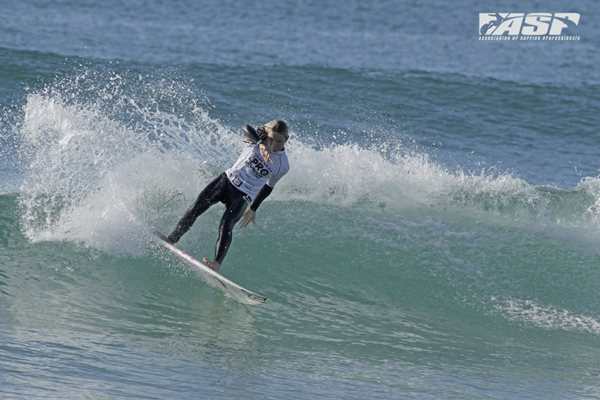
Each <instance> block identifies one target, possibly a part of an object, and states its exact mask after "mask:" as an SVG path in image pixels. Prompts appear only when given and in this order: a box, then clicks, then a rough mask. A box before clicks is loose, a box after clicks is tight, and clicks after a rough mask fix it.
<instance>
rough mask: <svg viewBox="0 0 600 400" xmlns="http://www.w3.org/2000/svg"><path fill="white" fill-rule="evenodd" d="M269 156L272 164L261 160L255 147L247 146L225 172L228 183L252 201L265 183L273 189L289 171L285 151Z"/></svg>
mask: <svg viewBox="0 0 600 400" xmlns="http://www.w3.org/2000/svg"><path fill="white" fill-rule="evenodd" d="M270 154H271V160H273V162H274V164H272V163H270V162H266V161H265V159H264V158H262V156H261V155H260V148H259V147H258V146H257V145H255V144H248V145H247V146H246V147H245V148H244V150H243V151H242V154H240V157H239V158H238V160H237V161H236V162H235V164H233V167H231V168H229V169H228V170H227V171H225V173H226V174H227V177H228V178H229V181H230V182H231V183H233V185H234V186H235V187H236V188H238V189H239V190H240V191H242V192H244V193H246V194H247V195H248V196H250V198H252V200H254V198H255V197H256V195H257V194H258V192H260V189H262V187H263V186H264V185H265V183H266V184H268V185H269V186H271V187H274V186H275V184H276V183H277V182H278V181H279V180H280V179H281V178H282V177H283V176H284V175H285V174H286V173H287V172H288V171H289V169H290V164H289V162H288V158H287V154H285V149H284V150H281V151H278V152H276V153H273V152H270Z"/></svg>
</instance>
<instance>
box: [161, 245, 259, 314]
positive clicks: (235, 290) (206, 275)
mask: <svg viewBox="0 0 600 400" xmlns="http://www.w3.org/2000/svg"><path fill="white" fill-rule="evenodd" d="M154 238H155V240H156V241H157V242H158V243H159V244H160V245H162V246H163V247H164V248H166V249H167V250H169V251H170V252H171V253H173V254H175V255H176V256H178V257H179V258H181V259H183V260H184V261H186V262H188V263H189V264H191V265H193V266H194V267H196V268H198V272H200V276H202V279H204V280H205V281H206V282H207V283H208V284H210V285H212V286H214V287H216V288H217V289H220V290H221V291H222V292H223V293H225V295H227V296H229V297H232V298H234V299H236V300H237V301H239V302H240V303H244V304H251V305H257V304H262V303H264V302H265V301H267V298H266V297H263V296H260V295H258V294H256V293H253V292H251V291H249V290H248V289H244V288H243V287H241V286H240V285H238V284H237V283H234V282H232V281H230V280H229V279H227V278H225V277H224V276H223V275H221V274H219V273H218V272H216V271H215V270H213V269H211V268H209V267H208V266H207V265H206V264H204V263H203V262H201V261H199V260H196V259H195V258H194V257H192V256H190V255H189V254H187V253H185V252H183V251H181V250H180V249H178V248H177V247H175V246H173V245H172V244H170V243H167V242H165V241H164V240H162V239H161V238H159V237H158V236H156V235H154Z"/></svg>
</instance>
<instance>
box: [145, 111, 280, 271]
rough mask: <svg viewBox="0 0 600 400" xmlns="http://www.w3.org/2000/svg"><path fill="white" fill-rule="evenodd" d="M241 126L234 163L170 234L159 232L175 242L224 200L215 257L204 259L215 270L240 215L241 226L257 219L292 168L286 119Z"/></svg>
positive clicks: (206, 190)
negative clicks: (239, 147)
mask: <svg viewBox="0 0 600 400" xmlns="http://www.w3.org/2000/svg"><path fill="white" fill-rule="evenodd" d="M242 130H243V132H244V135H245V136H246V140H245V141H246V142H247V145H246V147H245V148H244V150H243V151H242V153H241V155H240V156H239V158H238V159H237V161H236V162H235V164H234V165H233V166H232V167H231V168H229V169H228V170H227V171H225V172H223V173H222V174H221V175H219V176H218V177H216V178H215V179H214V180H213V181H212V182H210V183H209V184H208V185H207V186H206V187H205V188H204V189H203V190H202V191H201V192H200V194H199V195H198V198H197V199H196V201H195V202H194V203H193V204H192V205H191V206H190V208H189V209H188V210H187V211H186V212H185V214H183V216H182V217H181V219H180V220H179V223H178V224H177V226H176V227H175V229H174V230H173V232H172V233H171V234H170V235H169V236H164V235H162V234H161V233H160V232H156V234H157V235H158V236H159V237H161V239H163V240H165V241H166V242H169V243H171V244H175V243H177V242H178V241H179V239H181V237H182V236H183V235H184V234H185V233H186V232H187V231H188V230H190V228H191V227H192V225H193V224H194V222H195V221H196V219H197V218H198V217H199V216H200V215H202V214H203V213H204V212H205V211H206V210H208V209H209V208H210V207H211V206H213V205H214V204H217V203H223V204H225V207H226V208H225V212H224V214H223V217H222V218H221V223H220V225H219V238H218V240H217V245H216V248H215V259H214V260H212V261H211V260H208V259H207V258H206V257H204V259H203V261H204V263H205V264H206V265H208V266H209V267H210V268H212V269H213V270H215V271H218V270H219V268H220V267H221V264H222V263H223V259H224V258H225V254H227V250H228V249H229V245H230V244H231V240H232V232H233V228H234V226H235V224H236V223H237V222H238V221H240V219H241V221H240V224H239V226H240V228H245V227H246V226H248V224H249V223H250V222H252V223H254V220H255V218H256V210H257V209H258V207H259V206H260V204H261V203H262V202H263V201H264V200H265V199H266V198H267V197H268V196H269V195H270V194H271V193H272V192H273V187H274V186H275V184H276V183H277V182H278V181H279V180H280V179H281V178H282V177H283V176H284V175H285V174H286V173H287V172H288V170H289V169H290V165H289V163H288V158H287V154H286V152H285V147H284V146H285V143H286V142H287V141H288V139H289V133H288V126H287V124H286V123H285V122H283V121H279V120H274V121H271V122H269V123H267V124H265V125H263V126H261V127H260V128H258V130H255V129H254V128H252V127H251V126H249V125H244V127H243V128H242ZM248 205H249V206H250V207H248ZM246 207H248V208H246Z"/></svg>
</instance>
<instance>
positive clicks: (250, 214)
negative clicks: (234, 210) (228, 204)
mask: <svg viewBox="0 0 600 400" xmlns="http://www.w3.org/2000/svg"><path fill="white" fill-rule="evenodd" d="M254 218H256V212H254V211H252V209H251V208H249V209H247V210H246V211H245V212H244V215H243V216H242V220H241V221H240V228H245V227H247V226H248V224H249V223H250V222H252V223H253V224H255V223H256V222H254Z"/></svg>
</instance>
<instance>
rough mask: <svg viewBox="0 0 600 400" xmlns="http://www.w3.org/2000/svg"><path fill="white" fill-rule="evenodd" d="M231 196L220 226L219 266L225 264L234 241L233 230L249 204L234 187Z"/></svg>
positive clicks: (231, 187)
mask: <svg viewBox="0 0 600 400" xmlns="http://www.w3.org/2000/svg"><path fill="white" fill-rule="evenodd" d="M229 193H230V195H229V196H228V198H227V201H226V202H225V205H226V207H227V208H226V209H225V213H224V214H223V217H222V218H221V224H220V225H219V239H218V240H217V246H216V247H215V261H216V262H218V263H219V264H222V263H223V259H224V258H225V255H226V254H227V250H229V245H230V244H231V240H232V239H233V228H234V226H235V224H236V223H237V222H238V221H239V220H240V218H242V215H244V211H246V206H247V205H248V203H247V202H246V200H245V199H244V197H243V193H241V192H239V191H238V190H237V189H236V188H234V187H233V185H231V184H230V187H229Z"/></svg>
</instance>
